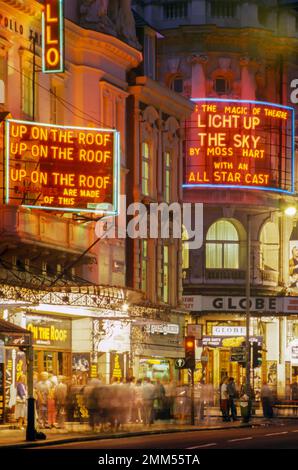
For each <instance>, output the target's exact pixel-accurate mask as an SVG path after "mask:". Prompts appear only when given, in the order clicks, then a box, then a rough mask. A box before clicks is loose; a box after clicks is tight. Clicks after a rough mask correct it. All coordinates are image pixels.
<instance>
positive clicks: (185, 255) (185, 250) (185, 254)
mask: <svg viewBox="0 0 298 470" xmlns="http://www.w3.org/2000/svg"><path fill="white" fill-rule="evenodd" d="M188 239H189V236H188V233H187V230H186V228H185V227H184V226H182V269H188V268H189V244H188Z"/></svg>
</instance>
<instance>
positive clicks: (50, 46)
mask: <svg viewBox="0 0 298 470" xmlns="http://www.w3.org/2000/svg"><path fill="white" fill-rule="evenodd" d="M63 23H64V21H63V0H45V1H44V12H43V14H42V71H43V72H44V73H59V72H63V71H64V57H63V56H64V53H63V51H64V44H63V30H64V24H63Z"/></svg>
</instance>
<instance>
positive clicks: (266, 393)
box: [261, 382, 273, 418]
mask: <svg viewBox="0 0 298 470" xmlns="http://www.w3.org/2000/svg"><path fill="white" fill-rule="evenodd" d="M261 401H262V407H263V415H264V418H273V408H272V405H273V396H272V390H271V388H270V387H269V385H268V384H267V383H266V382H263V386H262V389H261Z"/></svg>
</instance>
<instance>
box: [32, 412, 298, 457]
mask: <svg viewBox="0 0 298 470" xmlns="http://www.w3.org/2000/svg"><path fill="white" fill-rule="evenodd" d="M37 448H38V449H47V450H49V449H99V450H100V449H104V450H107V449H188V450H196V449H298V419H297V420H293V421H291V422H283V423H278V424H274V425H268V426H266V425H262V426H257V427H251V428H237V429H223V430H222V429H221V430H208V431H189V432H179V433H167V434H155V435H145V436H137V437H125V438H120V439H119V438H116V439H100V440H96V441H87V442H74V443H67V444H59V445H58V444H56V445H51V446H50V445H49V446H40V447H35V448H34V449H37Z"/></svg>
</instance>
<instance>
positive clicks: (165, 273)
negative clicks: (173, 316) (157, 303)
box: [162, 245, 169, 304]
mask: <svg viewBox="0 0 298 470" xmlns="http://www.w3.org/2000/svg"><path fill="white" fill-rule="evenodd" d="M162 259H163V271H162V272H163V276H162V277H163V279H162V300H163V301H164V302H165V303H166V304H167V303H168V302H169V247H168V246H166V245H165V246H164V247H163V256H162Z"/></svg>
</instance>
